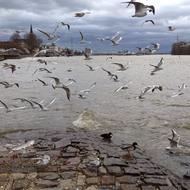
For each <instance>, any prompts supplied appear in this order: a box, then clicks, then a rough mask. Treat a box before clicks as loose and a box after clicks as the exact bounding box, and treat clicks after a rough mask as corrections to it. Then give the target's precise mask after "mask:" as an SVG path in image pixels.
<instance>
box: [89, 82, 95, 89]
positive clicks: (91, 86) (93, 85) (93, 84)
mask: <svg viewBox="0 0 190 190" xmlns="http://www.w3.org/2000/svg"><path fill="white" fill-rule="evenodd" d="M95 86H96V82H94V83H92V84H91V85H90V87H89V90H91V89H93V88H94V87H95Z"/></svg>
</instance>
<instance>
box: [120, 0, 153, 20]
mask: <svg viewBox="0 0 190 190" xmlns="http://www.w3.org/2000/svg"><path fill="white" fill-rule="evenodd" d="M122 3H129V4H133V5H134V6H135V14H134V15H133V16H132V17H144V16H146V15H147V11H149V12H152V13H153V14H155V8H154V6H153V5H144V4H143V3H140V2H131V1H130V2H129V1H128V2H122Z"/></svg>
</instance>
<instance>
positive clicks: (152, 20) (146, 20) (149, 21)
mask: <svg viewBox="0 0 190 190" xmlns="http://www.w3.org/2000/svg"><path fill="white" fill-rule="evenodd" d="M145 22H151V23H152V24H153V25H155V22H154V21H153V20H145Z"/></svg>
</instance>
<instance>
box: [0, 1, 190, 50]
mask: <svg viewBox="0 0 190 190" xmlns="http://www.w3.org/2000/svg"><path fill="white" fill-rule="evenodd" d="M188 1H189V0H181V1H180V2H181V3H178V4H179V5H178V7H177V6H176V5H175V4H172V3H171V5H167V6H164V5H162V6H161V7H160V8H157V7H156V15H152V13H149V15H148V16H147V17H143V18H132V17H131V15H132V14H133V13H134V7H133V6H131V7H130V8H126V6H125V5H123V4H121V3H120V2H118V1H117V0H109V1H107V0H102V1H97V0H91V1H87V0H38V1H35V2H33V1H31V0H17V1H12V0H7V1H4V0H0V3H1V8H0V28H1V29H0V34H1V37H0V38H1V39H7V38H8V34H11V33H12V32H13V31H14V30H19V29H20V30H25V31H28V28H29V25H30V24H33V26H34V29H37V28H40V29H44V30H45V31H49V32H51V31H53V29H54V28H55V26H56V25H57V24H58V23H59V22H60V21H64V22H67V23H70V24H71V31H70V32H68V31H66V29H64V28H60V29H59V31H58V33H59V34H60V35H61V36H62V38H61V40H60V41H59V42H58V43H59V44H61V45H67V46H72V43H73V44H74V43H76V47H77V48H82V47H81V45H80V44H79V39H80V36H79V33H78V32H79V30H81V31H83V32H84V34H85V35H86V37H87V38H88V39H89V40H91V41H92V43H91V44H88V45H89V46H91V47H94V48H95V49H96V48H97V49H102V50H103V49H104V50H105V49H108V50H109V51H117V50H119V49H121V48H124V49H127V48H131V49H132V48H135V47H136V46H145V45H148V43H151V42H159V43H161V44H162V45H161V48H163V51H165V50H166V49H167V51H170V49H169V47H170V45H171V44H172V42H174V41H175V40H176V35H177V33H178V35H179V37H180V39H183V40H188V39H189V35H188V33H189V32H190V29H189V28H190V22H189V20H190V14H189V13H190V6H189V5H188ZM78 11H90V12H91V14H89V15H86V16H84V17H82V18H76V17H74V13H75V12H78ZM146 19H153V20H154V21H155V23H156V25H155V26H152V25H151V24H150V23H146V24H143V23H144V21H145V20H146ZM169 25H174V26H176V28H177V30H176V31H174V32H169V31H168V29H167V27H168V26H169ZM35 31H37V30H35ZM117 31H120V32H121V35H122V36H123V40H122V41H121V46H118V47H116V48H115V49H114V48H113V47H111V46H110V43H109V42H105V43H102V44H101V43H99V42H97V41H96V38H97V37H106V36H111V35H113V34H114V33H115V32H117ZM38 34H39V33H38ZM39 35H41V34H39ZM41 36H42V35H41ZM43 38H44V37H43ZM44 39H45V38H44ZM71 39H72V40H71ZM70 41H72V43H71V42H70ZM73 46H74V45H73Z"/></svg>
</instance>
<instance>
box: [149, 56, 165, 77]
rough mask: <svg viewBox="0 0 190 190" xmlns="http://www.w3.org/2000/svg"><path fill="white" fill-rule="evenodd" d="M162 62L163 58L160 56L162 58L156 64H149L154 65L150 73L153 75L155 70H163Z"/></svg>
mask: <svg viewBox="0 0 190 190" xmlns="http://www.w3.org/2000/svg"><path fill="white" fill-rule="evenodd" d="M163 62H164V58H163V57H162V58H161V59H160V61H159V63H158V65H152V64H150V66H152V67H154V70H153V71H151V75H154V74H155V72H157V71H160V70H163V68H161V66H162V64H163Z"/></svg>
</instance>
